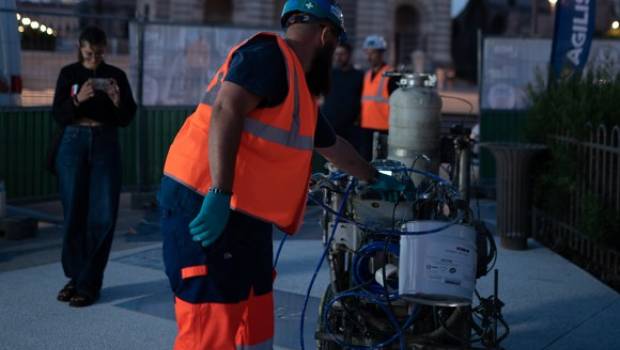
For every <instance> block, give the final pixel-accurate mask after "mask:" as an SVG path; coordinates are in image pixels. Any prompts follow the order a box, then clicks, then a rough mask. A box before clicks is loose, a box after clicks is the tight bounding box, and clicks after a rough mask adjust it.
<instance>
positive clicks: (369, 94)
mask: <svg viewBox="0 0 620 350" xmlns="http://www.w3.org/2000/svg"><path fill="white" fill-rule="evenodd" d="M391 70H393V69H392V67H390V66H388V65H385V66H383V67H382V68H381V69H380V70H379V71H378V72H377V74H375V77H374V79H373V78H372V69H370V70H368V72H366V76H365V77H364V90H363V91H362V117H361V126H362V128H365V129H375V130H386V131H387V130H388V129H389V128H390V123H389V120H390V103H389V102H390V101H389V99H390V94H389V91H388V81H389V78H388V77H384V76H383V74H384V73H385V72H389V71H391Z"/></svg>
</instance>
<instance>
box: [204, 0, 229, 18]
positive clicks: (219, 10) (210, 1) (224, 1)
mask: <svg viewBox="0 0 620 350" xmlns="http://www.w3.org/2000/svg"><path fill="white" fill-rule="evenodd" d="M232 16H233V0H206V1H205V5H204V17H203V18H204V21H205V22H207V23H231V22H232Z"/></svg>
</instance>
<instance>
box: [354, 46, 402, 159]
mask: <svg viewBox="0 0 620 350" xmlns="http://www.w3.org/2000/svg"><path fill="white" fill-rule="evenodd" d="M363 47H364V50H365V51H366V54H367V56H368V63H369V64H370V69H369V70H368V71H367V72H366V75H365V77H364V89H363V91H362V113H361V123H360V125H361V127H362V129H363V135H362V142H361V149H360V151H361V154H362V156H364V157H365V158H366V159H367V160H370V159H371V158H372V157H373V155H372V151H373V147H372V145H373V135H374V134H375V133H377V132H378V133H379V134H380V135H382V136H381V137H382V138H383V139H385V138H386V135H387V131H388V129H389V115H390V105H389V97H390V94H391V93H392V92H393V91H394V90H396V88H397V86H396V82H395V79H390V78H388V77H385V76H384V74H385V73H386V72H389V71H392V70H393V68H392V67H391V66H390V65H388V64H387V63H385V58H384V56H385V51H386V50H387V42H386V41H385V38H383V37H382V36H380V35H370V36H368V37H367V38H366V40H364V46H363ZM380 144H381V143H380ZM385 144H386V142H385V143H383V145H384V147H382V148H383V149H382V150H380V152H379V154H378V155H377V156H378V158H383V157H385V155H386V154H387V150H386V149H385V148H386V147H385Z"/></svg>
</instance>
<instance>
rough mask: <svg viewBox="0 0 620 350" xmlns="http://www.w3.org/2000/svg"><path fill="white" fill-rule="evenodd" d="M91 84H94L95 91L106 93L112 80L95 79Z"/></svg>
mask: <svg viewBox="0 0 620 350" xmlns="http://www.w3.org/2000/svg"><path fill="white" fill-rule="evenodd" d="M91 82H92V84H93V89H95V90H101V91H106V89H107V88H108V86H109V85H110V79H107V78H93V79H92V80H91Z"/></svg>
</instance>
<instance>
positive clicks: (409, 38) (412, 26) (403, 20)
mask: <svg viewBox="0 0 620 350" xmlns="http://www.w3.org/2000/svg"><path fill="white" fill-rule="evenodd" d="M395 22H396V27H395V28H394V32H395V38H394V43H395V48H396V63H397V64H406V65H409V64H411V63H412V62H411V54H412V53H413V52H414V51H415V50H420V49H424V48H423V47H421V46H422V45H421V43H420V15H419V13H418V11H417V10H416V9H415V8H414V7H413V6H409V5H402V6H399V7H398V8H397V9H396V21H395Z"/></svg>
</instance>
